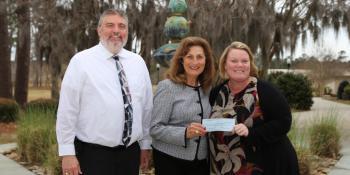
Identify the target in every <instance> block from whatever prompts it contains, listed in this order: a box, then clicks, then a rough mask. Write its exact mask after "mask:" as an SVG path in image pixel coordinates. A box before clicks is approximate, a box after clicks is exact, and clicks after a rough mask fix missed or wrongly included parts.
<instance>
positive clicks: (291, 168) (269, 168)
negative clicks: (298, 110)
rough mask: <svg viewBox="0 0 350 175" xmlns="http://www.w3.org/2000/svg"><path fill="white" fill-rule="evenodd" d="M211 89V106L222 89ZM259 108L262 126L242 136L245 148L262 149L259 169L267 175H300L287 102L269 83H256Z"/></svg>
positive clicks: (253, 128)
mask: <svg viewBox="0 0 350 175" xmlns="http://www.w3.org/2000/svg"><path fill="white" fill-rule="evenodd" d="M226 82H227V81H225V82H224V83H222V84H220V85H219V86H217V87H215V88H214V89H212V91H211V93H210V97H209V101H210V104H211V105H213V104H214V102H215V98H216V96H217V95H218V93H219V90H220V89H221V87H222V86H223V85H224V84H225V83H226ZM257 90H258V97H259V102H260V103H259V104H260V108H261V110H262V112H263V116H264V123H263V124H262V125H259V126H257V127H252V128H249V134H248V137H246V138H244V137H242V139H241V142H242V144H244V145H253V146H256V147H259V148H260V149H261V150H262V156H263V157H262V167H263V169H264V174H266V175H299V166H298V159H297V155H296V153H295V150H294V148H293V146H292V144H291V142H290V140H289V139H288V137H287V133H288V131H289V130H290V127H291V123H292V115H291V112H290V108H289V105H288V103H287V100H286V99H285V97H284V96H283V95H282V93H281V92H280V91H279V90H277V89H276V88H275V87H273V86H272V85H271V84H270V83H268V82H266V81H262V80H258V84H257Z"/></svg>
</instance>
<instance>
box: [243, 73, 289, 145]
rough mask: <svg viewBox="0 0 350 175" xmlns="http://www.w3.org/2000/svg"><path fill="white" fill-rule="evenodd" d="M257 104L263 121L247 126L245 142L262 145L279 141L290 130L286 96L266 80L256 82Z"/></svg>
mask: <svg viewBox="0 0 350 175" xmlns="http://www.w3.org/2000/svg"><path fill="white" fill-rule="evenodd" d="M258 95H259V102H260V103H259V104H260V108H261V110H262V113H263V117H264V122H263V124H261V125H260V126H257V127H253V128H249V134H248V137H246V138H245V139H244V140H245V142H246V143H247V144H252V145H256V146H258V145H264V144H271V143H275V142H278V141H280V140H281V139H283V138H284V137H286V134H287V133H288V131H289V130H290V127H291V122H292V115H291V112H290V108H289V105H288V103H287V100H286V98H285V97H284V96H283V95H282V93H281V92H280V91H279V90H277V89H276V88H275V87H273V86H272V85H271V84H269V83H267V82H262V81H261V80H259V82H258Z"/></svg>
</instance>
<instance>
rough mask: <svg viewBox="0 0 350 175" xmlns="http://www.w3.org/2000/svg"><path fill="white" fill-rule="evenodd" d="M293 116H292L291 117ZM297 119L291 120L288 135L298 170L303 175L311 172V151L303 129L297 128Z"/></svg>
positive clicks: (308, 174)
mask: <svg viewBox="0 0 350 175" xmlns="http://www.w3.org/2000/svg"><path fill="white" fill-rule="evenodd" d="M293 118H294V117H293ZM296 123H297V121H295V120H293V122H292V126H291V129H290V131H289V133H288V137H289V139H290V141H291V142H292V144H293V146H294V148H295V151H296V153H297V156H298V164H299V172H300V174H303V175H310V174H311V166H312V164H311V153H310V151H309V149H308V142H307V135H306V133H307V132H305V131H304V129H301V128H297V127H296V126H297V124H296Z"/></svg>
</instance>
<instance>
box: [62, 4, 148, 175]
mask: <svg viewBox="0 0 350 175" xmlns="http://www.w3.org/2000/svg"><path fill="white" fill-rule="evenodd" d="M97 32H98V35H99V38H100V43H99V44H98V45H96V46H94V47H92V48H89V49H87V50H84V51H81V52H79V53H77V54H76V55H74V56H73V58H72V59H71V61H70V63H69V65H68V68H67V70H66V73H65V76H64V79H63V81H62V85H61V94H60V101H59V107H58V112H57V123H56V133H57V140H58V148H59V156H61V158H62V171H63V174H64V175H77V174H88V175H100V174H103V175H138V174H139V167H141V169H145V168H148V162H149V155H150V152H149V150H150V149H151V147H150V145H151V138H150V136H149V123H150V114H151V110H152V97H153V95H152V85H151V81H150V78H149V73H148V70H147V67H146V65H145V63H144V61H143V59H142V58H141V57H140V56H139V55H137V54H135V53H132V52H130V51H127V50H125V49H124V48H123V47H124V46H125V44H126V42H127V36H128V19H127V17H126V15H125V13H124V12H123V11H120V10H114V9H109V10H106V11H105V12H103V14H102V15H101V16H100V20H99V23H98V27H97Z"/></svg>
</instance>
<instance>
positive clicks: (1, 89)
mask: <svg viewBox="0 0 350 175" xmlns="http://www.w3.org/2000/svg"><path fill="white" fill-rule="evenodd" d="M6 2H7V1H0V38H1V42H0V84H1V86H0V97H4V98H12V84H11V50H10V40H9V39H10V37H9V33H8V21H7V15H8V14H7V5H6Z"/></svg>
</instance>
